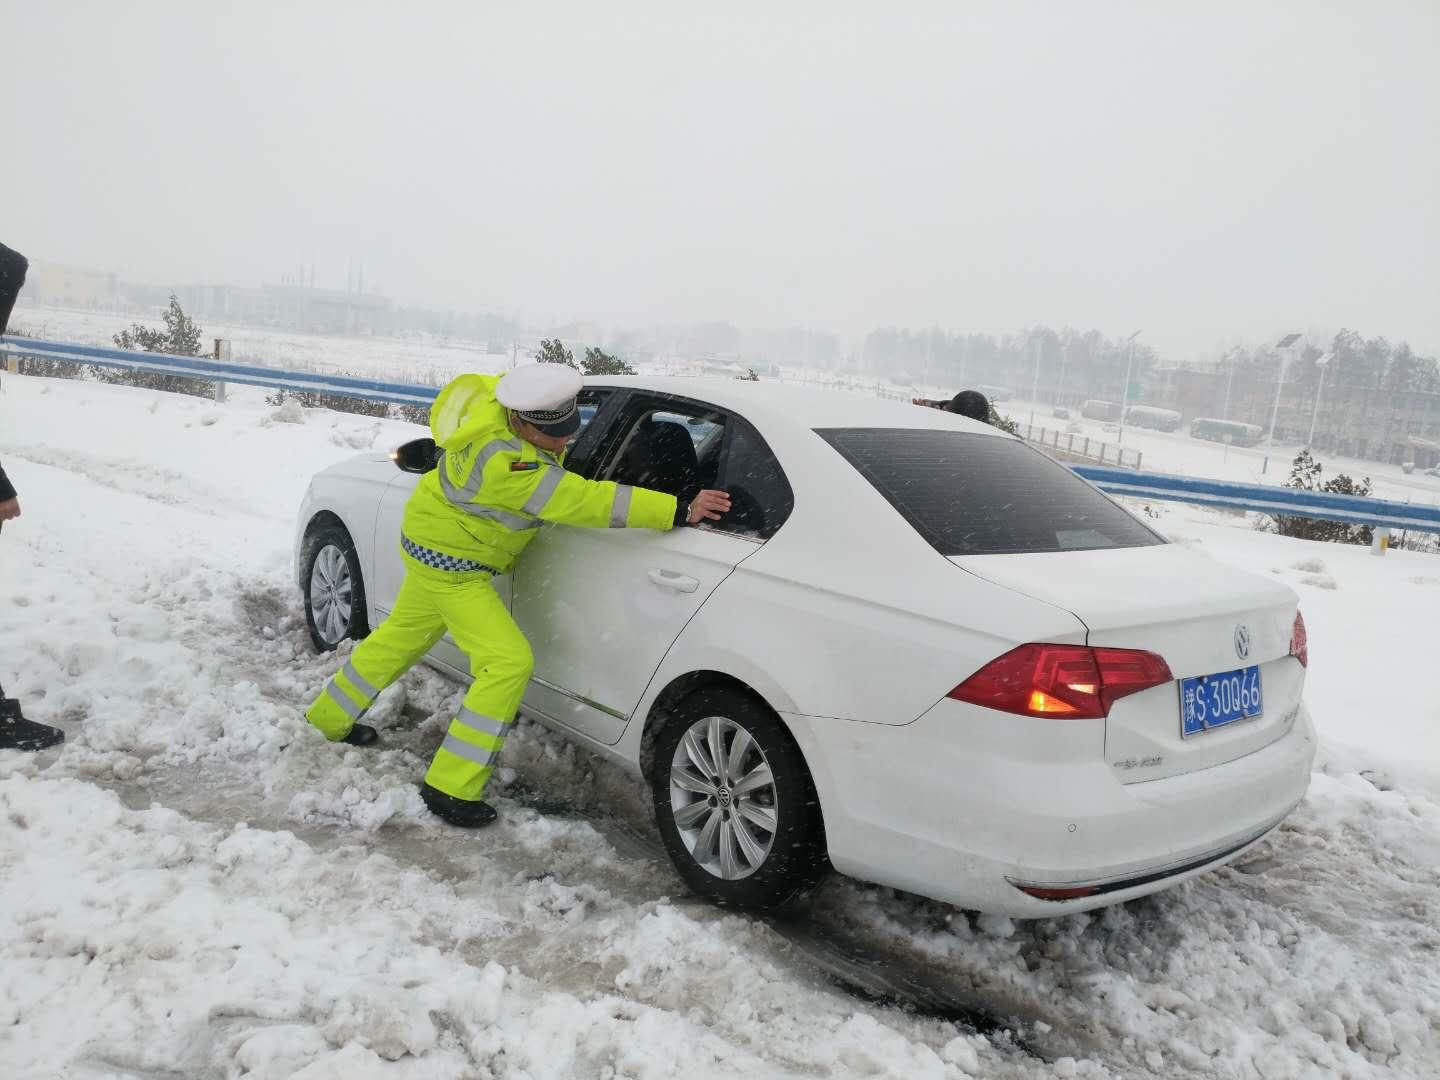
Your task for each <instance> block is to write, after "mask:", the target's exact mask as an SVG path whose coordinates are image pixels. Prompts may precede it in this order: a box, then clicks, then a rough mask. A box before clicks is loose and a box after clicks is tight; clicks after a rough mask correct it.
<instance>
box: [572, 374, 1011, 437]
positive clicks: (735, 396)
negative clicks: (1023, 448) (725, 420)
mask: <svg viewBox="0 0 1440 1080" xmlns="http://www.w3.org/2000/svg"><path fill="white" fill-rule="evenodd" d="M585 384H586V385H587V386H613V387H617V388H627V389H631V390H649V391H654V392H658V393H662V394H674V395H675V396H677V397H686V398H692V399H694V400H697V401H702V402H705V403H707V404H710V405H714V406H716V407H717V408H721V409H726V410H729V411H733V412H736V413H738V414H740V415H741V416H743V417H745V418H746V419H747V420H749V421H750V422H751V423H754V424H756V425H757V426H759V427H761V428H764V427H768V426H771V425H784V426H794V427H802V428H807V429H809V428H857V427H861V428H930V429H938V430H951V431H972V432H976V433H988V434H992V435H1003V434H1004V433H1003V432H1001V431H999V430H998V429H996V428H992V427H990V426H989V425H988V424H982V423H980V422H979V421H976V420H969V419H967V418H965V417H963V416H957V415H955V414H954V413H949V412H944V411H942V410H940V409H928V408H925V407H923V406H919V405H912V404H911V403H910V402H908V401H887V400H884V399H881V398H875V397H871V396H869V394H868V393H866V392H865V391H863V390H854V391H852V390H837V389H831V388H829V387H819V386H803V385H799V384H794V383H774V382H751V381H749V380H746V379H726V378H715V377H708V378H707V377H705V376H694V377H683V376H682V377H677V376H646V375H633V376H632V375H626V376H593V377H591V378H587V379H586V380H585Z"/></svg>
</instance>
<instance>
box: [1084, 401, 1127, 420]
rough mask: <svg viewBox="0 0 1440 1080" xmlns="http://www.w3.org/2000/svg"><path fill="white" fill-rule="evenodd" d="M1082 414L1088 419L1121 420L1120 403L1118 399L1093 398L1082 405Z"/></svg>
mask: <svg viewBox="0 0 1440 1080" xmlns="http://www.w3.org/2000/svg"><path fill="white" fill-rule="evenodd" d="M1080 415H1081V416H1083V417H1084V418H1085V419H1086V420H1119V419H1120V403H1119V402H1118V401H1096V400H1094V399H1092V400H1090V401H1087V402H1085V404H1084V405H1081V406H1080Z"/></svg>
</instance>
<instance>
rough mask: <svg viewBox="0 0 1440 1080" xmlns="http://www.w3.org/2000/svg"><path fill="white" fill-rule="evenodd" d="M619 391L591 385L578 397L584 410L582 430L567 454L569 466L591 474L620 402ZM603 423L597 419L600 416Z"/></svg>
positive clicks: (566, 463)
mask: <svg viewBox="0 0 1440 1080" xmlns="http://www.w3.org/2000/svg"><path fill="white" fill-rule="evenodd" d="M618 401H619V395H618V394H617V393H616V392H615V391H614V390H613V389H611V388H610V387H605V386H587V387H586V388H585V389H583V390H581V391H580V393H579V394H577V395H576V397H575V404H576V406H577V407H578V408H579V410H580V431H579V434H577V435H576V436H575V441H574V442H573V443H571V444H570V450H569V451H568V452H567V453H566V455H565V468H567V469H569V470H570V471H571V472H574V473H579V474H580V475H581V476H584V477H587V478H589V477H590V476H591V469H590V463H591V460H592V459H593V458H595V457H597V453H596V451H597V449H598V447H599V446H600V445H601V443H603V442H604V439H605V431H606V429H607V428H608V427H609V426H610V419H611V417H612V416H613V414H614V412H615V408H616V406H617V405H618ZM597 419H598V420H599V421H600V422H599V423H595V421H596V420H597Z"/></svg>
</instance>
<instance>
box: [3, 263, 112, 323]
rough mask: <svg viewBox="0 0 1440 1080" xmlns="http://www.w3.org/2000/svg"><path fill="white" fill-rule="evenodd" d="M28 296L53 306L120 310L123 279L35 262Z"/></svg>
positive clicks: (28, 276) (29, 276) (27, 284)
mask: <svg viewBox="0 0 1440 1080" xmlns="http://www.w3.org/2000/svg"><path fill="white" fill-rule="evenodd" d="M24 296H25V299H26V300H28V301H32V302H34V303H37V304H48V305H50V306H51V307H67V308H85V309H86V310H88V311H116V310H119V306H120V276H119V275H118V274H109V273H106V272H105V271H103V270H85V269H82V268H80V267H76V266H62V265H61V264H60V263H52V262H41V261H40V260H38V259H32V260H31V261H30V270H29V272H28V273H27V274H26V275H25V292H24Z"/></svg>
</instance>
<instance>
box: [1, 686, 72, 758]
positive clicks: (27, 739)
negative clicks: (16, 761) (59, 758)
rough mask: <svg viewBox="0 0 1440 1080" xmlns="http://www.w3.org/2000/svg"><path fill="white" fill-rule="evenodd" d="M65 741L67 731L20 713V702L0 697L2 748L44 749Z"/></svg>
mask: <svg viewBox="0 0 1440 1080" xmlns="http://www.w3.org/2000/svg"><path fill="white" fill-rule="evenodd" d="M64 741H65V733H64V732H63V731H61V730H60V729H59V728H56V727H50V726H49V725H47V724H37V723H35V721H34V720H26V719H25V717H23V716H22V715H20V702H18V701H16V700H15V699H14V698H4V699H0V750H44V749H46V748H48V747H51V746H56V745H58V744H59V743H62V742H64Z"/></svg>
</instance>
